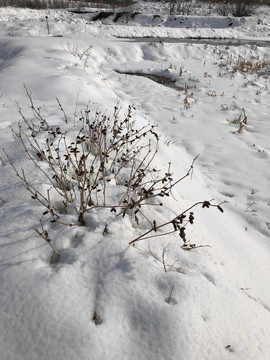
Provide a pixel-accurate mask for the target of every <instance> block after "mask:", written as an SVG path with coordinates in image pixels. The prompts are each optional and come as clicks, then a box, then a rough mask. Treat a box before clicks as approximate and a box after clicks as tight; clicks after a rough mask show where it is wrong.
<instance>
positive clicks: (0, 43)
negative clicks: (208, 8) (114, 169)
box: [0, 3, 270, 360]
mask: <svg viewBox="0 0 270 360" xmlns="http://www.w3.org/2000/svg"><path fill="white" fill-rule="evenodd" d="M151 6H152V7H151ZM133 11H140V12H141V13H142V14H141V15H138V17H135V18H134V20H133V21H131V22H129V23H128V24H125V22H124V21H123V24H118V23H117V24H115V23H114V22H113V21H111V20H109V19H108V21H107V22H106V21H105V22H101V21H98V22H92V21H91V16H92V15H91V14H74V13H70V12H68V11H66V10H48V11H45V10H42V11H35V10H28V9H15V8H8V7H7V8H0V86H1V89H0V148H1V149H4V150H5V152H6V153H7V154H8V156H9V158H10V159H11V161H12V163H13V164H14V166H15V167H16V168H17V169H18V170H20V169H21V168H23V169H24V171H25V174H26V175H27V177H28V179H30V181H31V182H32V183H33V184H34V185H35V186H36V187H37V188H39V189H41V191H42V189H43V190H44V191H45V192H46V189H48V188H49V187H50V184H48V181H47V180H46V179H45V178H44V176H43V175H42V173H41V172H40V171H38V169H37V168H36V167H35V166H34V165H33V163H32V162H31V161H30V160H29V158H28V157H27V155H26V153H25V151H24V150H23V147H22V144H21V143H20V141H19V140H18V139H16V137H14V135H13V133H12V131H11V129H12V128H13V129H15V130H16V129H17V128H18V125H17V124H18V122H19V121H22V118H21V116H20V115H19V113H18V107H19V108H21V109H22V112H23V114H24V115H25V117H26V118H27V119H29V120H31V119H33V114H32V111H31V108H30V105H29V99H28V98H27V95H26V91H25V87H26V88H27V89H28V91H29V93H31V94H32V95H31V96H32V99H33V101H34V103H35V105H36V106H37V107H38V108H40V111H41V114H42V116H43V117H45V118H46V119H47V121H48V123H49V124H50V126H54V127H56V126H59V127H61V129H62V130H63V131H66V132H67V133H68V134H69V136H72V134H75V133H76V131H78V129H79V127H80V122H79V117H80V111H81V110H83V109H85V107H86V106H87V105H88V107H89V108H90V109H91V114H93V116H94V114H95V112H96V111H100V112H102V113H106V114H108V116H109V115H111V114H112V113H113V109H114V106H116V105H117V106H118V107H121V112H120V117H121V116H124V114H126V113H127V108H128V106H129V105H134V107H135V108H136V111H135V115H134V116H135V121H136V126H137V127H138V128H140V127H142V126H144V125H147V124H149V123H150V124H152V125H155V126H157V128H156V131H157V132H158V134H159V135H160V141H159V150H158V153H157V156H156V158H155V163H156V166H157V167H158V168H159V169H161V170H162V171H166V169H167V167H168V163H169V162H170V163H171V168H172V172H173V178H174V179H177V178H179V177H181V176H183V175H185V174H186V172H187V170H188V169H189V167H190V165H191V163H192V160H193V159H194V158H195V157H196V156H198V155H199V157H198V159H197V160H196V162H195V164H194V169H193V173H192V176H190V177H188V178H186V179H185V180H183V181H181V182H180V183H179V184H178V185H177V186H176V187H175V188H174V190H173V196H170V197H169V198H167V199H166V201H165V200H164V205H163V206H162V207H160V206H159V207H155V206H149V209H148V210H147V211H148V212H147V214H148V215H147V216H149V218H150V220H151V221H153V220H156V221H157V224H159V223H162V222H166V221H168V220H169V219H171V218H173V217H174V216H176V215H177V214H179V213H181V212H182V211H183V210H185V209H186V208H188V207H189V206H191V205H192V204H193V203H195V202H197V201H204V200H211V199H214V200H213V203H215V204H218V203H221V202H223V201H227V203H226V204H223V205H222V208H223V209H224V213H221V212H219V211H218V210H217V209H216V208H210V209H202V208H201V206H200V207H197V208H194V209H193V211H194V217H195V220H194V225H188V226H187V228H186V233H187V239H188V240H189V241H190V243H192V244H196V245H197V246H200V245H207V247H198V248H195V249H193V250H190V251H184V250H183V248H181V246H182V245H183V242H182V239H181V238H180V237H179V235H178V234H177V233H173V234H170V235H164V236H158V237H154V238H151V239H149V240H144V241H140V242H138V243H136V244H135V246H131V245H129V242H130V241H131V240H133V239H134V238H136V237H137V236H139V235H140V234H142V233H143V232H145V231H146V230H147V229H148V228H149V224H148V223H147V221H145V222H142V224H139V225H137V224H136V223H135V222H134V220H133V219H132V218H130V217H129V216H126V217H124V218H122V217H115V216H114V214H112V213H111V212H110V209H107V208H104V209H96V210H94V211H93V212H92V213H91V215H89V219H88V223H87V226H75V227H72V228H70V227H68V226H63V225H60V224H57V223H51V222H50V218H49V216H48V217H47V216H46V217H45V218H44V226H45V227H46V229H47V230H48V231H49V234H50V238H51V240H52V242H53V244H54V245H55V247H56V248H57V249H58V251H59V253H60V259H59V261H58V262H57V263H56V264H50V258H51V255H52V252H51V248H50V247H49V246H48V244H47V243H46V242H45V241H44V240H42V239H41V237H39V236H38V234H37V233H36V232H35V229H37V228H40V224H39V219H40V217H41V215H42V213H43V212H44V207H42V205H41V204H40V203H39V202H37V201H36V200H34V199H32V198H31V194H30V193H29V192H27V190H26V189H25V187H24V185H23V183H22V181H21V180H20V179H19V178H18V177H17V176H16V174H15V172H14V170H13V168H12V166H11V164H10V163H9V161H8V159H7V157H6V155H5V154H4V152H1V154H0V219H1V221H0V248H1V251H0V359H1V360H22V359H23V360H37V359H39V360H47V359H50V360H75V359H76V360H101V359H102V360H139V359H140V360H227V359H237V360H254V359H256V360H267V359H269V358H270V282H269V279H270V261H269V259H270V238H269V235H270V142H269V138H270V81H269V75H270V69H269V46H268V47H267V46H259V45H248V44H246V45H245V44H243V45H241V46H231V45H228V44H226V45H222V44H216V45H211V44H207V43H206V44H205V43H204V44H193V43H190V42H188V41H187V42H186V43H179V42H175V43H172V42H167V41H160V40H158V39H157V40H156V41H146V40H145V41H140V42H137V41H133V40H131V39H129V40H127V39H124V37H134V36H135V37H144V36H149V37H157V38H166V37H173V38H185V37H214V38H215V37H216V38H218V37H223V38H224V37H225V38H238V39H239V38H240V39H257V40H262V39H264V40H268V41H270V15H269V14H270V12H269V7H267V6H263V7H260V8H259V9H257V12H256V13H255V14H254V15H253V16H251V17H249V18H239V19H232V20H233V22H234V25H233V26H229V25H228V24H229V21H228V19H226V18H222V17H218V16H217V15H215V14H213V15H212V16H211V14H210V15H209V14H208V15H207V16H204V15H196V16H184V20H183V22H180V20H179V19H180V18H181V16H179V17H175V18H176V20H173V21H170V19H169V16H168V15H166V13H165V12H164V13H162V11H160V14H161V15H162V16H163V17H164V21H163V22H162V24H156V25H155V24H154V23H151V21H152V20H149V19H151V16H152V15H151V14H156V13H157V11H158V8H157V3H154V4H151V3H138V4H136V5H135V6H133ZM45 16H48V25H49V33H48V27H47V22H46V17H45ZM136 19H137V20H136ZM120 23H121V22H120ZM90 46H91V47H92V48H91V50H89V52H88V53H87V54H89V56H88V55H87V56H81V58H80V56H78V55H80V54H81V55H82V54H83V52H84V51H85V50H86V49H88V48H89V47H90ZM239 59H242V60H245V61H252V62H253V63H254V64H255V63H260V62H261V63H262V62H264V65H263V68H262V69H260V71H261V73H260V74H258V71H256V72H255V73H251V72H246V73H241V72H239V71H236V72H235V73H234V72H233V71H232V65H233V64H234V63H236V62H237V61H238V60H239ZM265 64H268V68H267V67H266V65H265ZM135 73H136V74H137V75H140V74H150V75H157V76H164V77H166V78H168V79H171V80H173V81H174V86H175V87H176V88H171V87H167V86H164V85H162V84H158V83H156V82H154V81H152V80H151V79H149V78H146V77H144V76H134V75H132V74H135ZM129 74H131V75H129ZM24 85H25V87H24ZM56 98H57V99H58V100H59V101H60V103H61V105H62V107H63V109H64V111H65V113H66V115H67V119H68V122H67V124H66V123H65V121H64V116H63V112H62V111H61V110H60V109H59V106H58V102H57V100H56ZM240 116H241V118H240V119H241V121H242V120H243V119H244V116H246V118H247V121H246V124H244V127H243V131H242V132H240V133H238V132H237V130H238V128H239V123H237V121H235V120H237V119H238V118H239V117H240ZM39 139H40V141H41V143H42V142H44V141H45V135H42V132H41V133H40V134H39ZM42 166H44V167H45V169H46V165H45V164H44V165H42ZM110 191H111V195H110V199H111V200H112V201H113V200H114V198H115V197H116V196H117V191H118V190H117V186H114V187H113V185H112V188H111V190H110ZM61 219H62V220H63V221H64V220H66V219H67V220H66V221H75V220H74V219H73V218H72V215H63V216H62V218H61ZM106 224H107V225H108V229H109V233H108V234H103V230H104V227H105V225H106ZM159 234H160V233H159ZM167 246H168V247H167ZM166 247H167V248H166ZM165 248H166V249H167V250H168V251H167V252H166V254H165V263H166V264H167V267H166V269H167V271H166V272H165V271H164V267H163V265H162V263H161V262H160V261H158V260H157V259H156V258H158V259H161V258H162V251H163V249H165ZM153 255H155V256H153ZM155 257H156V258H155ZM173 264H174V265H173ZM171 265H173V266H171ZM94 313H96V314H97V316H99V317H100V320H101V321H100V322H102V323H101V324H97V325H96V324H95V322H94V321H93V316H94Z"/></svg>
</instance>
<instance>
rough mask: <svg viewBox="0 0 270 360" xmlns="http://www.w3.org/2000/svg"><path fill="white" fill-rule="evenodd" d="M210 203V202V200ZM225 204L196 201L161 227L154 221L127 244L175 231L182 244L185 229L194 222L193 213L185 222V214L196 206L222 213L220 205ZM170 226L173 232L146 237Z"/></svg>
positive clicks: (184, 238)
mask: <svg viewBox="0 0 270 360" xmlns="http://www.w3.org/2000/svg"><path fill="white" fill-rule="evenodd" d="M211 201H212V200H211ZM223 203H225V201H224V202H222V203H220V204H218V205H216V204H211V202H210V201H207V200H206V201H198V202H196V203H194V204H193V205H191V206H190V207H189V208H188V209H186V210H184V211H183V212H182V213H180V214H179V215H177V216H176V217H174V218H173V219H171V220H169V221H166V222H165V223H163V224H161V225H157V224H156V221H155V220H154V222H153V224H152V227H151V228H150V229H149V230H147V231H146V232H145V233H143V234H141V235H140V236H138V237H136V238H135V239H133V240H132V241H130V242H129V244H130V245H132V244H134V243H136V242H137V241H142V240H146V239H151V238H153V237H158V236H164V235H168V234H172V233H174V232H176V231H179V236H180V238H181V239H182V240H183V242H184V243H185V242H186V234H185V227H186V225H188V224H193V220H194V216H193V212H190V214H189V218H188V219H187V220H185V218H186V215H185V214H186V213H188V212H189V211H190V210H191V209H193V208H194V207H196V206H198V205H202V207H203V208H210V207H216V208H217V209H218V210H219V211H221V212H223V209H222V208H221V206H220V205H221V204H223ZM169 224H171V225H172V226H173V230H172V231H169V232H166V233H162V234H154V235H150V236H148V234H150V233H152V232H155V233H156V232H157V230H159V229H161V228H163V227H165V226H167V225H169Z"/></svg>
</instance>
